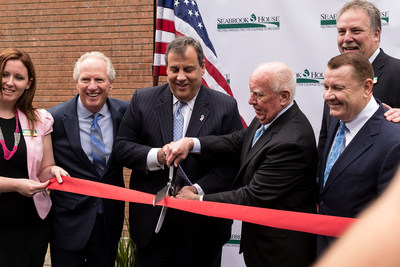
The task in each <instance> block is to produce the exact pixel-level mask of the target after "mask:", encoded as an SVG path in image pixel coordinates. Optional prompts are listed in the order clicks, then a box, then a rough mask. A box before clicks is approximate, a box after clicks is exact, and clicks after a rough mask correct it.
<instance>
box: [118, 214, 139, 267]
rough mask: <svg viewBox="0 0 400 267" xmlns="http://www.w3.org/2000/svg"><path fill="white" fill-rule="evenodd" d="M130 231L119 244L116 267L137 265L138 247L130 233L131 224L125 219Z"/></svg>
mask: <svg viewBox="0 0 400 267" xmlns="http://www.w3.org/2000/svg"><path fill="white" fill-rule="evenodd" d="M125 224H126V225H127V228H128V230H127V231H126V232H127V235H122V236H121V239H120V240H119V244H118V251H117V257H116V258H115V266H116V267H132V266H133V265H134V264H135V252H136V245H135V243H133V241H132V237H131V235H130V231H129V223H128V222H127V220H126V219H125Z"/></svg>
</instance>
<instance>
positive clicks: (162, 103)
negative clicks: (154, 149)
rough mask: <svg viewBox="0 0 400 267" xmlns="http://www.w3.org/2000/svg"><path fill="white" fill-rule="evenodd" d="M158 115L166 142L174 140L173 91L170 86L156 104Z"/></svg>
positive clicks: (164, 141) (163, 138) (162, 135)
mask: <svg viewBox="0 0 400 267" xmlns="http://www.w3.org/2000/svg"><path fill="white" fill-rule="evenodd" d="M155 109H156V112H157V115H158V116H157V117H158V121H159V125H160V129H161V137H162V140H163V143H164V144H168V143H169V142H171V141H172V133H173V130H172V127H173V125H172V124H173V120H172V93H171V91H170V89H169V86H167V87H166V88H165V90H164V91H163V93H162V94H161V96H160V99H159V101H158V102H157V104H156V107H155Z"/></svg>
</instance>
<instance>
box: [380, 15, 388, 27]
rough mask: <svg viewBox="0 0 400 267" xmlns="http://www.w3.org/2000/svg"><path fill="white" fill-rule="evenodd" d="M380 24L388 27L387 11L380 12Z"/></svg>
mask: <svg viewBox="0 0 400 267" xmlns="http://www.w3.org/2000/svg"><path fill="white" fill-rule="evenodd" d="M381 22H382V26H388V25H389V11H384V12H381Z"/></svg>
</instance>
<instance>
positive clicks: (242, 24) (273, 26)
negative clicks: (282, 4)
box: [217, 13, 280, 32]
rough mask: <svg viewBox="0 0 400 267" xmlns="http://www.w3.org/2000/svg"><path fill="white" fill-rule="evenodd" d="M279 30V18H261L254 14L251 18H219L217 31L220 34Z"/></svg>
mask: <svg viewBox="0 0 400 267" xmlns="http://www.w3.org/2000/svg"><path fill="white" fill-rule="evenodd" d="M279 29H280V18H279V16H260V15H256V14H254V13H253V14H251V15H250V17H231V18H217V30H218V31H219V32H225V31H274V30H279Z"/></svg>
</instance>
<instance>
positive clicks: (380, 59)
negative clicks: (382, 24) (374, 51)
mask: <svg viewBox="0 0 400 267" xmlns="http://www.w3.org/2000/svg"><path fill="white" fill-rule="evenodd" d="M386 57H387V55H386V54H385V53H384V52H383V50H382V49H381V50H380V52H379V54H378V56H377V57H376V58H375V60H374V61H373V62H372V67H373V69H374V76H375V77H377V78H378V80H377V83H379V77H380V76H381V75H382V73H383V67H384V66H385V61H386Z"/></svg>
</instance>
